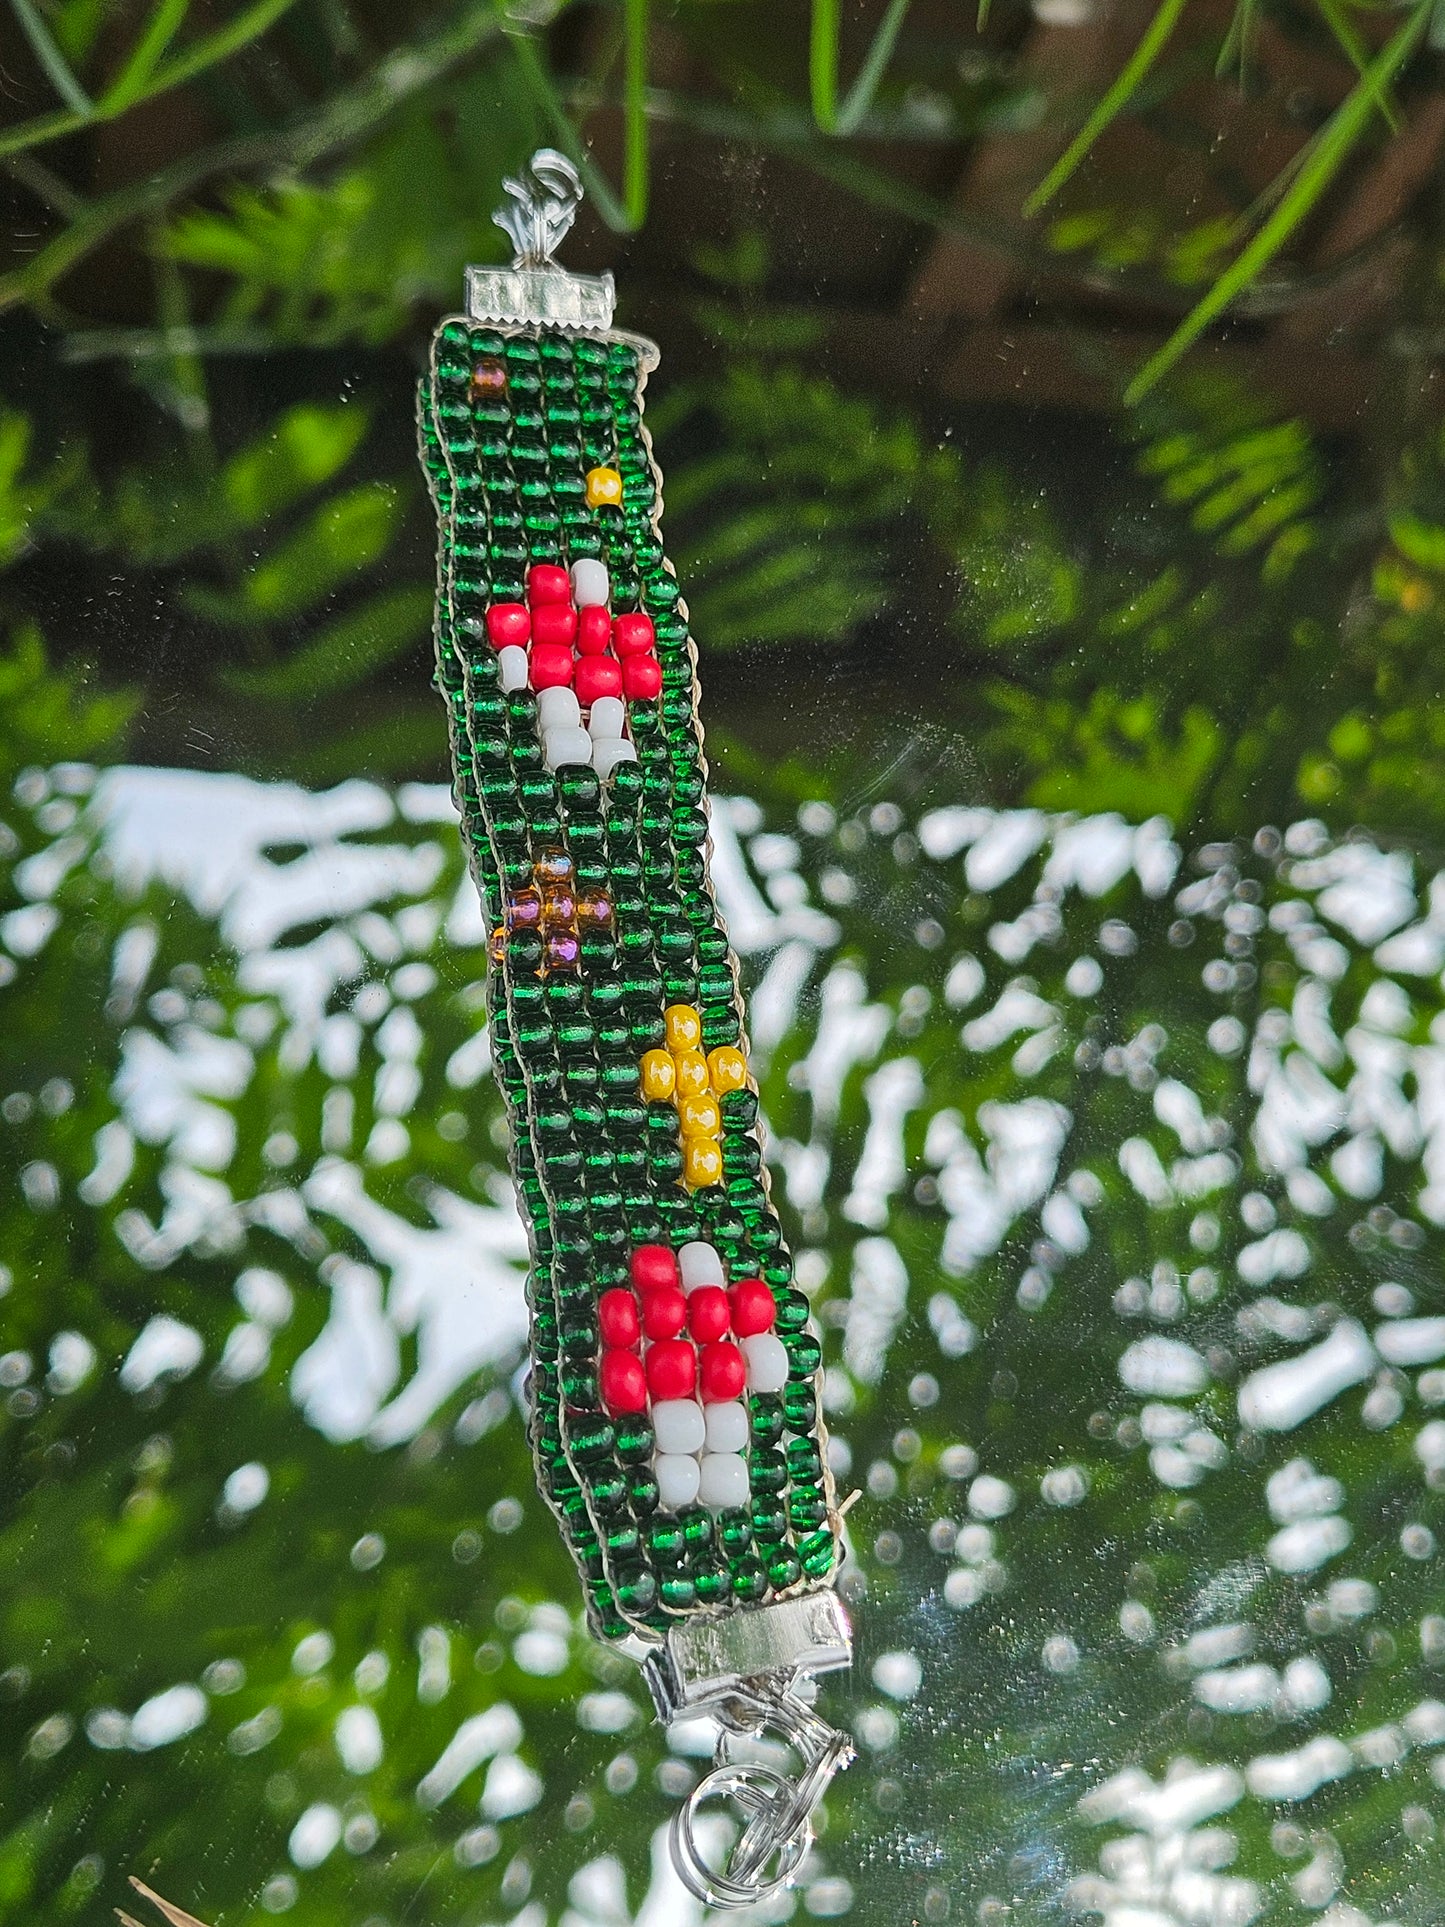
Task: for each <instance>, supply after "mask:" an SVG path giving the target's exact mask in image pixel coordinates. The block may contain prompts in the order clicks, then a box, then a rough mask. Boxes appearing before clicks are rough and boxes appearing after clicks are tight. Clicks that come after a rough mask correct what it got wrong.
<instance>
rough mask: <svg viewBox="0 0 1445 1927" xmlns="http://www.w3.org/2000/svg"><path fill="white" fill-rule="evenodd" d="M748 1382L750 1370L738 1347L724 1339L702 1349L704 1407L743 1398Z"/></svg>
mask: <svg viewBox="0 0 1445 1927" xmlns="http://www.w3.org/2000/svg"><path fill="white" fill-rule="evenodd" d="M747 1382H748V1368H747V1366H746V1365H745V1364H744V1362H743V1355H742V1353H741V1352H740V1351H739V1350H738V1348H737V1346H736V1345H733V1344H730V1343H729V1342H728V1340H727V1339H723V1340H722V1342H721V1343H720V1344H717V1345H704V1346H703V1348H702V1400H703V1404H704V1405H721V1404H725V1403H726V1402H727V1401H728V1400H729V1399H734V1398H741V1397H742V1395H743V1387H744V1386H745V1385H746V1384H747Z"/></svg>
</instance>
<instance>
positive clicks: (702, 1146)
mask: <svg viewBox="0 0 1445 1927" xmlns="http://www.w3.org/2000/svg"><path fill="white" fill-rule="evenodd" d="M721 1178H722V1146H721V1145H720V1144H719V1143H718V1141H717V1139H716V1138H712V1137H689V1138H684V1139H683V1144H682V1181H683V1183H684V1184H685V1185H686V1186H687V1187H688V1189H689V1190H690V1191H697V1190H700V1189H701V1187H702V1186H703V1185H705V1184H717V1183H718V1182H719V1181H720V1180H721Z"/></svg>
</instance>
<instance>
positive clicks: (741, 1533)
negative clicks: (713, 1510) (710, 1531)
mask: <svg viewBox="0 0 1445 1927" xmlns="http://www.w3.org/2000/svg"><path fill="white" fill-rule="evenodd" d="M717 1532H718V1540H719V1543H720V1544H721V1545H722V1547H723V1550H724V1551H725V1552H728V1553H740V1552H745V1551H746V1550H747V1548H748V1547H749V1545H751V1543H752V1537H753V1527H752V1520H751V1519H750V1518H749V1517H748V1514H747V1512H746V1510H745V1509H744V1508H743V1507H741V1506H735V1507H732V1508H731V1509H730V1510H729V1511H727V1512H721V1513H719V1514H718V1522H717Z"/></svg>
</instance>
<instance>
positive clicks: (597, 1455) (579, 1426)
mask: <svg viewBox="0 0 1445 1927" xmlns="http://www.w3.org/2000/svg"><path fill="white" fill-rule="evenodd" d="M593 1380H594V1385H595V1381H596V1375H595V1374H594V1375H593ZM563 1394H564V1396H566V1395H567V1388H566V1385H565V1382H564V1385H563ZM594 1397H595V1392H594ZM569 1444H570V1445H571V1448H572V1456H573V1458H574V1459H575V1460H576V1461H577V1462H578V1463H579V1464H582V1465H595V1464H597V1463H599V1462H600V1461H601V1460H603V1459H605V1458H607V1457H608V1456H609V1455H610V1454H611V1452H612V1450H613V1447H614V1446H615V1444H616V1434H615V1433H614V1432H613V1429H612V1425H611V1422H610V1421H609V1420H607V1419H605V1418H584V1419H579V1421H578V1422H577V1423H576V1424H575V1425H574V1426H573V1427H572V1431H571V1436H570V1439H569Z"/></svg>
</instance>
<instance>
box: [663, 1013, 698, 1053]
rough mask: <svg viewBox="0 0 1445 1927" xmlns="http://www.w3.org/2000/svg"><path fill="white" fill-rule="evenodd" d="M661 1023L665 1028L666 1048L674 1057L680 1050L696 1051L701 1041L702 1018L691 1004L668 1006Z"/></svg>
mask: <svg viewBox="0 0 1445 1927" xmlns="http://www.w3.org/2000/svg"><path fill="white" fill-rule="evenodd" d="M662 1021H663V1023H664V1024H666V1026H667V1048H668V1049H669V1050H670V1051H671V1052H672V1053H673V1055H674V1056H676V1055H677V1053H678V1051H680V1050H696V1049H697V1047H698V1045H699V1043H701V1041H702V1018H701V1017H700V1016H699V1015H698V1013H697V1012H696V1011H695V1010H694V1009H693V1007H692V1005H691V1004H669V1005H668V1007H667V1009H666V1010H665V1011H664V1012H663V1013H662Z"/></svg>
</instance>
